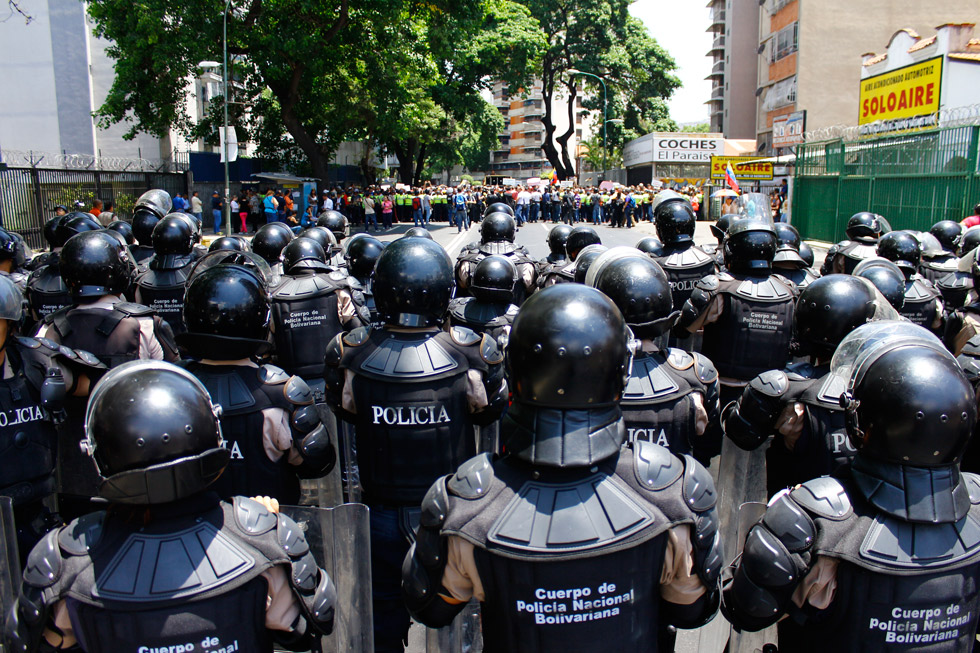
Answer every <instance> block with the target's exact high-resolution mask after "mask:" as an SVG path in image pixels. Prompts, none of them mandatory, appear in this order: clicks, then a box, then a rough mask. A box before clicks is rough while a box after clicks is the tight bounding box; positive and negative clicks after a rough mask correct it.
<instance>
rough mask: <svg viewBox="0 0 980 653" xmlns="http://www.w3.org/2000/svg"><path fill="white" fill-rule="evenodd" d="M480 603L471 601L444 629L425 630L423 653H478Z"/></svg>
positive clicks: (480, 648) (479, 641)
mask: <svg viewBox="0 0 980 653" xmlns="http://www.w3.org/2000/svg"><path fill="white" fill-rule="evenodd" d="M482 650H483V633H482V632H481V629H480V603H479V602H478V601H477V600H476V599H473V600H471V601H470V602H469V603H467V604H466V607H465V608H463V611H462V612H460V613H459V614H458V615H456V618H455V619H453V622H452V623H451V624H449V625H448V626H446V627H445V628H426V629H425V648H424V651H425V653H480V651H482Z"/></svg>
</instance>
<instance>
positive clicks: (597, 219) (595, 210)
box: [592, 204, 602, 224]
mask: <svg viewBox="0 0 980 653" xmlns="http://www.w3.org/2000/svg"><path fill="white" fill-rule="evenodd" d="M601 223H602V207H601V206H599V205H598V204H594V205H593V206H592V224H601Z"/></svg>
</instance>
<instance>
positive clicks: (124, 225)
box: [105, 220, 136, 246]
mask: <svg viewBox="0 0 980 653" xmlns="http://www.w3.org/2000/svg"><path fill="white" fill-rule="evenodd" d="M105 228H106V229H108V230H109V231H115V232H116V233H117V234H120V235H121V236H122V237H123V238H124V239H125V240H126V245H128V246H133V245H135V244H136V234H134V233H133V225H131V224H129V223H128V222H125V221H123V220H113V221H112V222H110V223H109V224H107V225H106V227H105Z"/></svg>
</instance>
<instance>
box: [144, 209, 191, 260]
mask: <svg viewBox="0 0 980 653" xmlns="http://www.w3.org/2000/svg"><path fill="white" fill-rule="evenodd" d="M152 238H153V251H154V252H156V254H157V255H159V256H167V255H173V256H186V255H188V254H190V253H191V251H193V249H194V231H193V230H192V228H191V226H190V224H189V223H188V222H187V221H186V220H185V219H184V218H182V217H180V216H178V215H177V214H173V213H171V214H170V215H168V216H166V217H165V218H163V219H162V220H160V222H158V223H156V225H155V226H154V227H153V234H152Z"/></svg>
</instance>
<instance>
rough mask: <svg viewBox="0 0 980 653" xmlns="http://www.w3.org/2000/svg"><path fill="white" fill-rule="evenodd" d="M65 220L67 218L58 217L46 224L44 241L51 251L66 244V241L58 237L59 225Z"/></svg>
mask: <svg viewBox="0 0 980 653" xmlns="http://www.w3.org/2000/svg"><path fill="white" fill-rule="evenodd" d="M64 219H65V216H63V215H56V216H54V217H53V218H51V219H50V220H48V221H47V222H45V223H44V241H45V242H46V243H47V244H48V247H50V248H51V249H55V248H57V247H61V246H62V245H64V244H65V241H63V240H62V239H61V238H60V237H59V236H58V225H59V224H61V221H62V220H64Z"/></svg>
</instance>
